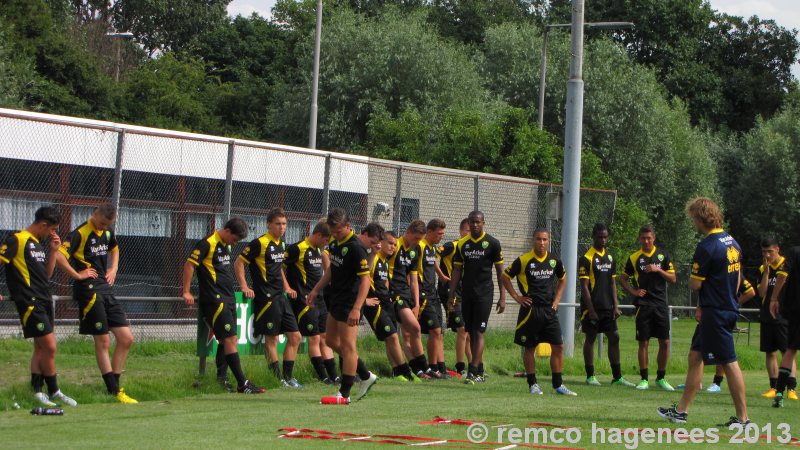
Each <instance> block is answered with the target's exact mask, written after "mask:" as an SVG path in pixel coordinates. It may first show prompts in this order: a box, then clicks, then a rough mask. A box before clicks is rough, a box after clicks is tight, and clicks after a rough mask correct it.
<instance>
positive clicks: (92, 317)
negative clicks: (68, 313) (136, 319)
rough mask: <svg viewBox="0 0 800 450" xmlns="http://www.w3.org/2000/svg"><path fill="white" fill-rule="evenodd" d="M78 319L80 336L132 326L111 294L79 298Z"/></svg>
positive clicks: (123, 310)
mask: <svg viewBox="0 0 800 450" xmlns="http://www.w3.org/2000/svg"><path fill="white" fill-rule="evenodd" d="M78 318H79V319H80V325H79V326H78V332H79V333H80V334H88V335H94V336H97V335H102V334H108V330H109V329H110V328H119V327H127V326H130V324H129V323H128V317H127V315H126V314H125V309H124V308H123V307H122V305H121V304H120V303H119V302H118V301H117V299H116V298H115V297H114V295H113V294H110V293H100V292H95V293H94V294H92V296H91V298H85V297H83V298H82V297H78ZM234 332H235V331H234Z"/></svg>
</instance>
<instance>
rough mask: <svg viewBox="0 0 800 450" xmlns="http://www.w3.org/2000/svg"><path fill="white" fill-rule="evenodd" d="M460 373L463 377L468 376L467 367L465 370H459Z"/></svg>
mask: <svg viewBox="0 0 800 450" xmlns="http://www.w3.org/2000/svg"><path fill="white" fill-rule="evenodd" d="M458 375H459V376H460V377H462V378H463V377H466V376H467V370H466V369H464V370H462V371H461V372H458Z"/></svg>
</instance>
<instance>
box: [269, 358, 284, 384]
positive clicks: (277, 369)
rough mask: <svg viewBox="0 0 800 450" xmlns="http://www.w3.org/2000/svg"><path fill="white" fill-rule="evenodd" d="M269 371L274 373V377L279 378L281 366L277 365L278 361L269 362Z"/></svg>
mask: <svg viewBox="0 0 800 450" xmlns="http://www.w3.org/2000/svg"><path fill="white" fill-rule="evenodd" d="M269 371H270V372H272V374H273V375H275V378H277V379H279V380H280V379H281V368H280V366H278V361H273V362H271V363H269Z"/></svg>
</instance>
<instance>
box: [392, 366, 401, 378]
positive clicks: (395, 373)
mask: <svg viewBox="0 0 800 450" xmlns="http://www.w3.org/2000/svg"><path fill="white" fill-rule="evenodd" d="M398 375H400V366H394V367H392V378H394V377H396V376H398Z"/></svg>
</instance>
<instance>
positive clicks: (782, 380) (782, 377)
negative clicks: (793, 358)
mask: <svg viewBox="0 0 800 450" xmlns="http://www.w3.org/2000/svg"><path fill="white" fill-rule="evenodd" d="M791 376H792V369H790V368H788V367H781V368H780V370H778V383H777V384H776V385H775V390H776V391H778V393H779V394H781V395H782V394H783V391H784V390H785V389H786V385H787V384H789V378H790V377H791Z"/></svg>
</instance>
